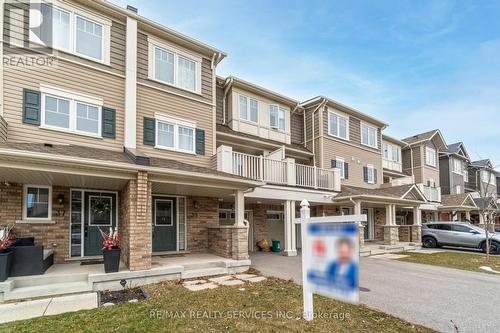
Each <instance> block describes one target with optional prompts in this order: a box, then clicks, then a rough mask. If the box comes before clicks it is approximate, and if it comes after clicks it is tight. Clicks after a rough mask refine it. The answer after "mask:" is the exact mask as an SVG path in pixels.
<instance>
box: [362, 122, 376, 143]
mask: <svg viewBox="0 0 500 333" xmlns="http://www.w3.org/2000/svg"><path fill="white" fill-rule="evenodd" d="M361 143H362V144H364V145H365V146H369V147H372V148H377V128H375V127H372V126H369V125H366V124H361Z"/></svg>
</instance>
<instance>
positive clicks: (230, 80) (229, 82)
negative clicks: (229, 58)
mask: <svg viewBox="0 0 500 333" xmlns="http://www.w3.org/2000/svg"><path fill="white" fill-rule="evenodd" d="M232 85H233V77H232V76H231V77H229V78H228V79H227V80H226V82H224V95H223V96H222V125H226V97H227V92H228V91H229V89H230V88H231V86H232Z"/></svg>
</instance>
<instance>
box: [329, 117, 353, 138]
mask: <svg viewBox="0 0 500 333" xmlns="http://www.w3.org/2000/svg"><path fill="white" fill-rule="evenodd" d="M332 115H334V116H336V117H339V118H343V119H345V121H346V131H345V134H346V137H345V138H344V137H342V136H340V135H335V134H333V133H332V131H331V128H330V118H331V116H332ZM339 129H340V123H339V122H337V133H340V130H339ZM328 135H329V136H332V137H334V138H338V139H341V140H346V141H349V116H347V115H343V114H341V113H338V112H334V111H331V110H328Z"/></svg>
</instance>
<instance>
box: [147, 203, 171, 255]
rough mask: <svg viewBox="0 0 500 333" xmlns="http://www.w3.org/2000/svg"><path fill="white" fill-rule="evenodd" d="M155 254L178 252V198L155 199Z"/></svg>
mask: <svg viewBox="0 0 500 333" xmlns="http://www.w3.org/2000/svg"><path fill="white" fill-rule="evenodd" d="M152 215H153V252H162V251H176V250H177V198H175V197H153V214H152Z"/></svg>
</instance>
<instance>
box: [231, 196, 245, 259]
mask: <svg viewBox="0 0 500 333" xmlns="http://www.w3.org/2000/svg"><path fill="white" fill-rule="evenodd" d="M248 227H249V225H248V224H246V223H245V196H244V193H243V191H241V190H237V191H235V192H234V228H233V230H232V239H231V243H232V247H231V248H232V258H233V259H235V260H245V259H248Z"/></svg>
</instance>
